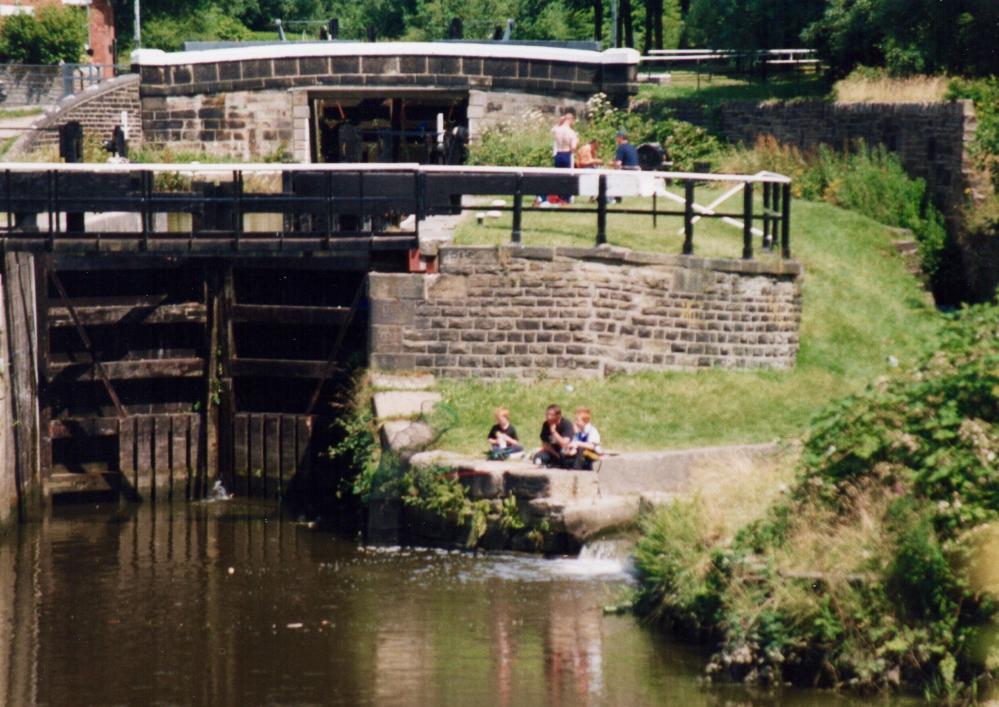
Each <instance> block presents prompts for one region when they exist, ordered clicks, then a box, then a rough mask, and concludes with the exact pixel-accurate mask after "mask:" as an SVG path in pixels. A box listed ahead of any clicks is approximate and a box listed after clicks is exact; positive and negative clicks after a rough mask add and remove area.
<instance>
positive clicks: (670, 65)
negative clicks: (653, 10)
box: [639, 48, 822, 88]
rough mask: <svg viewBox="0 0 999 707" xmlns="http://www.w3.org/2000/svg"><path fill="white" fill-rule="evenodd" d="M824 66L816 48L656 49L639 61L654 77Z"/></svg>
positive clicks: (741, 72) (766, 72)
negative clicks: (676, 71) (659, 73)
mask: <svg viewBox="0 0 999 707" xmlns="http://www.w3.org/2000/svg"><path fill="white" fill-rule="evenodd" d="M821 66H822V64H821V61H820V60H819V59H818V55H817V53H816V51H815V50H814V49H797V48H792V49H652V50H650V51H649V52H648V54H646V55H644V56H642V57H640V58H639V70H640V71H643V72H646V73H648V74H649V75H652V72H653V71H655V70H660V69H683V70H686V71H694V72H695V73H696V74H697V82H698V83H697V86H698V88H700V79H701V73H702V72H703V71H705V70H706V71H707V72H708V73H709V75H710V74H713V73H729V72H731V73H737V74H759V75H762V76H764V77H765V76H767V74H768V73H769V72H770V71H771V70H774V69H793V70H796V71H801V70H804V69H816V70H819V69H820V68H821Z"/></svg>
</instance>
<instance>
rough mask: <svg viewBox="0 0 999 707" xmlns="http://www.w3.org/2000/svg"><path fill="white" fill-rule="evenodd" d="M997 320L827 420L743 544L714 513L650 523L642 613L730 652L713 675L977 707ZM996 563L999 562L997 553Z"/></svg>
mask: <svg viewBox="0 0 999 707" xmlns="http://www.w3.org/2000/svg"><path fill="white" fill-rule="evenodd" d="M997 458H999V306H996V305H979V306H975V307H972V308H969V309H967V310H966V311H964V312H962V313H961V314H960V315H959V316H956V317H953V318H952V319H951V321H950V322H949V324H948V325H947V326H946V328H945V331H944V333H943V336H942V337H941V340H940V341H939V342H938V343H935V344H934V345H931V346H928V347H927V349H926V354H925V355H924V357H923V359H922V361H921V363H920V364H919V365H918V366H916V367H914V368H912V369H909V370H906V371H905V372H904V373H897V374H895V375H892V376H888V377H882V378H880V379H879V380H878V381H877V382H876V383H874V384H873V385H871V386H870V387H869V388H868V389H867V390H866V391H865V392H864V393H862V394H859V395H856V396H852V397H850V398H847V399H845V400H843V401H842V402H840V403H837V404H835V405H833V406H832V407H830V408H829V409H828V410H827V411H826V412H825V413H824V414H823V415H822V416H821V417H820V418H818V419H817V420H816V422H815V423H814V425H813V427H812V430H811V432H810V434H809V436H808V438H807V440H806V443H805V449H804V455H803V461H802V464H801V467H800V470H799V473H798V477H797V480H796V482H795V483H794V485H793V487H792V488H791V489H790V491H789V492H788V493H787V494H786V496H785V498H784V499H782V500H781V501H779V502H777V503H775V504H774V505H773V506H771V507H770V509H769V511H768V512H767V513H766V515H765V516H764V517H763V518H762V519H760V520H758V521H756V522H753V523H750V524H747V525H745V526H744V527H742V528H741V529H740V530H739V531H738V532H735V533H728V534H723V535H717V534H714V535H713V534H712V533H711V530H712V528H711V526H710V524H709V523H708V521H707V516H706V513H705V509H704V507H703V506H702V505H701V504H699V503H698V502H696V501H694V502H689V503H677V504H675V505H674V506H672V507H670V508H668V509H666V510H663V511H661V512H659V513H657V514H655V515H653V516H651V517H649V518H648V519H647V520H646V523H645V534H644V537H643V539H642V540H641V541H640V543H639V546H638V551H637V559H638V566H639V569H640V571H641V574H642V592H641V601H640V610H641V611H642V612H643V613H644V614H646V615H648V616H650V617H653V618H655V619H657V620H659V621H662V622H664V623H666V624H669V625H672V626H673V627H675V628H678V629H680V630H683V631H686V632H688V633H692V634H696V635H698V636H701V637H705V638H708V639H709V640H710V641H712V642H713V643H714V645H715V646H716V649H717V650H716V653H715V654H714V656H713V658H712V659H711V662H710V664H709V666H708V670H709V672H711V673H720V674H723V675H727V676H730V677H734V678H736V679H741V680H748V681H759V682H764V683H769V684H781V683H783V682H785V681H793V682H796V683H799V684H807V685H814V684H824V685H832V686H841V685H842V686H845V685H849V686H853V687H857V688H866V689H880V688H888V687H895V686H899V685H902V684H905V685H914V686H917V687H919V688H921V689H923V690H924V691H925V692H926V694H927V696H929V697H933V698H935V699H940V698H948V699H966V698H969V697H974V696H975V695H979V696H980V695H981V692H980V690H981V689H982V688H984V687H986V686H987V685H988V684H989V683H990V681H991V679H992V675H993V671H994V669H995V667H996V666H997V664H999V663H997V661H999V651H997V645H996V642H995V639H996V636H997V633H996V631H997V629H999V625H997V623H996V621H995V617H996V609H997V604H996V597H997V591H999V584H997V582H996V581H995V577H996V575H995V573H994V572H991V571H989V570H988V569H987V566H984V565H982V564H981V563H984V562H988V561H991V560H993V559H994V557H993V556H992V555H983V554H981V553H983V552H988V551H989V550H988V541H989V540H990V539H994V537H995V534H994V532H993V531H992V530H990V528H992V527H994V524H995V523H996V521H997V519H999V465H997ZM993 549H994V548H993Z"/></svg>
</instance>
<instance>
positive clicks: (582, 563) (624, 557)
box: [562, 538, 635, 576]
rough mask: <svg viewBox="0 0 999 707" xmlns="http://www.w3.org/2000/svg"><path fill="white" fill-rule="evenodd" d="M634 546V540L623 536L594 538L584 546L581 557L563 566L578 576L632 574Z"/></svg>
mask: <svg viewBox="0 0 999 707" xmlns="http://www.w3.org/2000/svg"><path fill="white" fill-rule="evenodd" d="M634 547H635V543H634V542H633V541H631V540H626V539H623V538H610V539H607V540H594V541H593V542H591V543H587V544H586V545H584V546H583V548H582V549H581V550H580V551H579V557H577V558H576V559H575V560H569V561H566V562H565V563H564V564H563V566H562V567H563V569H564V570H565V572H566V573H567V574H574V575H578V576H597V575H614V574H630V573H631V571H632V568H633V562H632V559H631V552H632V550H633V549H634Z"/></svg>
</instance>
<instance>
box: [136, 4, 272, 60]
mask: <svg viewBox="0 0 999 707" xmlns="http://www.w3.org/2000/svg"><path fill="white" fill-rule="evenodd" d="M251 36H252V35H251V32H250V30H248V29H247V28H246V27H245V26H244V25H243V23H241V22H240V21H239V20H238V19H236V18H235V17H232V16H231V15H228V14H226V13H225V12H224V11H223V10H222V9H221V8H218V7H211V6H209V7H202V8H198V9H197V10H195V11H193V12H190V13H188V14H182V15H178V16H174V15H160V16H158V17H154V18H152V19H150V20H148V21H147V22H145V23H144V24H143V27H142V43H143V44H144V45H145V46H147V47H154V48H156V49H162V50H164V51H168V52H175V51H180V50H181V49H183V47H184V42H185V40H199V39H200V40H208V39H223V40H242V39H250V38H251Z"/></svg>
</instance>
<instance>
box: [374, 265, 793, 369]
mask: <svg viewBox="0 0 999 707" xmlns="http://www.w3.org/2000/svg"><path fill="white" fill-rule="evenodd" d="M439 263H440V273H439V274H436V275H395V274H376V273H372V274H371V275H370V276H369V297H370V302H371V337H370V341H371V365H372V366H373V367H374V368H377V369H383V370H425V371H432V372H433V373H435V374H437V375H443V376H451V377H464V376H473V375H474V376H482V377H493V378H495V377H505V376H514V377H525V378H530V377H535V376H538V375H547V376H580V375H582V376H601V375H607V374H610V373H613V372H616V371H641V370H672V369H694V368H706V367H722V368H776V369H785V368H791V367H793V366H794V363H795V357H796V355H797V351H798V330H799V325H800V322H801V274H802V269H801V266H800V265H799V264H797V263H795V262H790V261H789V262H784V263H763V262H760V261H741V260H711V259H705V258H696V257H682V256H669V255H653V254H647V253H632V252H627V251H615V250H613V249H604V248H600V249H576V248H555V249H552V248H526V247H521V248H517V247H502V248H494V247H486V246H483V247H456V246H449V247H444V248H442V249H441V251H440V254H439Z"/></svg>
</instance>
